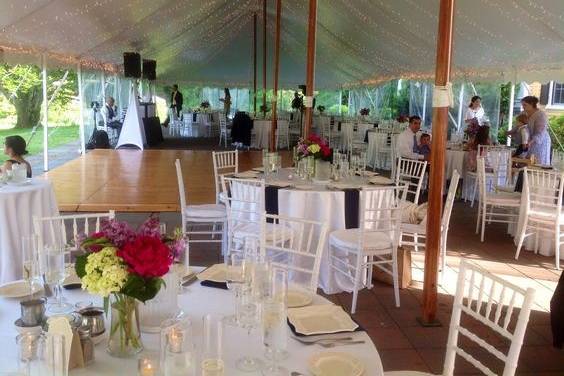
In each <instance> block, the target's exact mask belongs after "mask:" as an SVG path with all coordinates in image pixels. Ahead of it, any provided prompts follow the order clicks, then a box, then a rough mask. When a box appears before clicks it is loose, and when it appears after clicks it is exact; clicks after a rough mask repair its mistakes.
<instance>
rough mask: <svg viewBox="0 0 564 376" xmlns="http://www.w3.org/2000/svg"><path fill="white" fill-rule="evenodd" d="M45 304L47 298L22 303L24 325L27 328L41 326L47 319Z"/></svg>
mask: <svg viewBox="0 0 564 376" xmlns="http://www.w3.org/2000/svg"><path fill="white" fill-rule="evenodd" d="M45 302H46V299H45V298H38V299H31V300H24V301H21V302H20V308H21V313H22V316H21V319H22V323H23V324H24V325H26V326H36V325H41V323H42V322H43V320H44V318H45Z"/></svg>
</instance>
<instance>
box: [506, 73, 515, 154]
mask: <svg viewBox="0 0 564 376" xmlns="http://www.w3.org/2000/svg"><path fill="white" fill-rule="evenodd" d="M514 108H515V83H513V82H512V83H511V89H510V92H509V113H508V114H507V131H510V130H511V128H512V127H513V110H514ZM505 143H506V144H507V146H510V145H511V137H509V136H507V140H506V141H505Z"/></svg>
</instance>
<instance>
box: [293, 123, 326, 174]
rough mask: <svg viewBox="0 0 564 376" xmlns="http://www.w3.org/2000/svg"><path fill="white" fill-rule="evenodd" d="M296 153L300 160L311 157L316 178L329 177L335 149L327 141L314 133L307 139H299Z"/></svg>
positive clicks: (310, 160) (310, 161)
mask: <svg viewBox="0 0 564 376" xmlns="http://www.w3.org/2000/svg"><path fill="white" fill-rule="evenodd" d="M296 153H297V158H298V160H301V159H304V158H306V159H307V158H309V159H308V161H309V163H311V164H313V174H314V175H315V178H316V179H318V180H327V179H328V178H329V176H330V175H331V163H330V162H331V159H332V158H333V150H332V149H331V148H330V147H329V144H328V143H327V141H325V140H324V139H322V138H321V137H319V136H317V135H315V134H312V135H310V136H309V137H308V138H307V139H303V138H302V139H300V140H299V142H298V145H297V146H296ZM310 170H311V168H310Z"/></svg>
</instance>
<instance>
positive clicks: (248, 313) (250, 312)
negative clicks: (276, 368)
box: [237, 289, 263, 372]
mask: <svg viewBox="0 0 564 376" xmlns="http://www.w3.org/2000/svg"><path fill="white" fill-rule="evenodd" d="M237 312H238V314H239V323H240V325H241V327H243V328H244V329H246V330H247V348H251V346H250V344H251V332H252V331H253V329H255V328H257V327H258V324H259V322H260V303H259V302H258V301H257V299H256V297H255V295H254V294H253V291H252V289H244V290H243V291H242V294H241V296H240V298H239V307H238V309H237ZM262 365H263V363H262V361H261V360H260V359H258V358H255V357H253V356H251V355H246V356H243V357H242V358H240V359H238V360H237V369H238V370H240V371H244V372H255V371H258V370H260V369H261V368H262Z"/></svg>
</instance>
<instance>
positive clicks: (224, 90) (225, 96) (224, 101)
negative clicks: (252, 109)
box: [219, 88, 231, 117]
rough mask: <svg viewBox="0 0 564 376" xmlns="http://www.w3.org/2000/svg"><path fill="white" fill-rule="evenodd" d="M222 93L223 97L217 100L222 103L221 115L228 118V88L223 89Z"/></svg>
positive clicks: (229, 94)
mask: <svg viewBox="0 0 564 376" xmlns="http://www.w3.org/2000/svg"><path fill="white" fill-rule="evenodd" d="M223 92H224V97H223V98H219V100H220V101H222V102H223V113H224V114H225V117H229V114H230V113H231V93H229V89H228V88H225V89H223Z"/></svg>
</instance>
